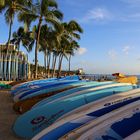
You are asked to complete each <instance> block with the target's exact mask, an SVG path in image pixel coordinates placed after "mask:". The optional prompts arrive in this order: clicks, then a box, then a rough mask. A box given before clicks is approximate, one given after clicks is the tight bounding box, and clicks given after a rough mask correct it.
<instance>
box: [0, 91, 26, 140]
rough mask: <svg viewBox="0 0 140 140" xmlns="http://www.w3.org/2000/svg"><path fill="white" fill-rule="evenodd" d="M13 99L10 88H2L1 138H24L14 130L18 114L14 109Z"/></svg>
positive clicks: (7, 139)
mask: <svg viewBox="0 0 140 140" xmlns="http://www.w3.org/2000/svg"><path fill="white" fill-rule="evenodd" d="M12 105H13V101H12V97H11V96H10V94H9V91H8V90H0V140H23V139H22V138H19V137H17V136H16V135H15V134H14V133H13V132H12V129H11V128H12V125H13V123H14V121H15V119H16V118H17V117H18V115H17V114H16V113H15V112H14V111H13V109H12Z"/></svg>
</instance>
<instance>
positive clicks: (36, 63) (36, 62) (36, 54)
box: [35, 17, 42, 78]
mask: <svg viewBox="0 0 140 140" xmlns="http://www.w3.org/2000/svg"><path fill="white" fill-rule="evenodd" d="M41 23H42V17H40V19H39V24H38V31H37V41H36V47H35V78H37V72H38V66H37V65H38V60H37V58H38V47H39V39H40V30H41Z"/></svg>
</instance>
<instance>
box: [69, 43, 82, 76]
mask: <svg viewBox="0 0 140 140" xmlns="http://www.w3.org/2000/svg"><path fill="white" fill-rule="evenodd" d="M79 47H80V46H79V44H78V42H76V41H75V40H73V41H72V42H70V45H69V46H68V47H67V50H66V54H67V55H68V62H69V69H68V70H69V72H68V75H70V71H71V56H74V53H75V50H77V49H78V48H79Z"/></svg>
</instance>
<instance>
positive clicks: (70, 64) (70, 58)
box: [68, 55, 71, 75]
mask: <svg viewBox="0 0 140 140" xmlns="http://www.w3.org/2000/svg"><path fill="white" fill-rule="evenodd" d="M70 66H71V55H70V56H69V72H68V75H70V68H71V67H70Z"/></svg>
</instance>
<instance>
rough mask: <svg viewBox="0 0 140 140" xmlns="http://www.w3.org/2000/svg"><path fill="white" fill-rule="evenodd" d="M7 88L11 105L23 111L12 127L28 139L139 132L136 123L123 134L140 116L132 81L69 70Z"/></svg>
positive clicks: (139, 96) (105, 139)
mask: <svg viewBox="0 0 140 140" xmlns="http://www.w3.org/2000/svg"><path fill="white" fill-rule="evenodd" d="M11 94H12V96H13V100H14V102H15V103H14V106H13V108H14V110H15V111H16V112H19V113H21V114H22V115H20V116H19V117H18V118H17V120H16V121H15V123H14V124H13V128H12V129H13V131H14V133H15V134H16V135H18V136H20V137H23V138H26V139H33V140H57V139H71V140H74V139H79V140H81V139H87V140H88V139H99V140H100V139H101V140H109V139H111V140H121V139H124V138H125V139H129V137H135V138H137V137H138V131H139V127H138V126H137V125H136V127H135V126H134V125H133V128H132V129H128V130H130V131H129V132H128V133H127V134H126V133H125V131H124V130H125V127H126V130H127V127H128V128H129V127H130V126H131V123H134V124H135V122H137V121H140V118H138V117H139V116H140V115H139V110H140V109H139V107H140V88H138V86H137V85H132V84H129V83H117V82H113V81H108V82H96V81H85V80H80V79H79V77H78V76H68V77H64V78H61V79H56V78H54V79H47V80H36V81H32V82H26V83H23V84H20V85H18V86H15V87H13V88H12V91H11ZM125 112H126V113H125ZM127 117H129V119H127V123H126V121H125V120H126V118H127ZM124 124H125V125H124ZM122 126H123V127H122ZM123 129H124V130H123ZM122 130H123V131H122Z"/></svg>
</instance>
